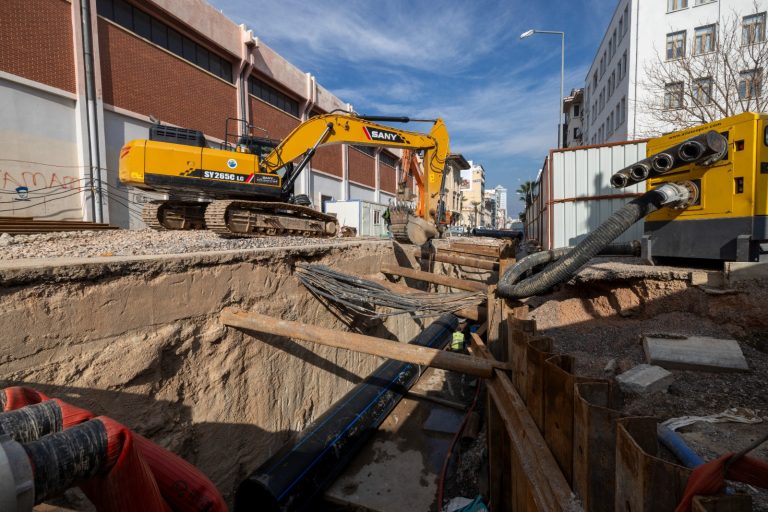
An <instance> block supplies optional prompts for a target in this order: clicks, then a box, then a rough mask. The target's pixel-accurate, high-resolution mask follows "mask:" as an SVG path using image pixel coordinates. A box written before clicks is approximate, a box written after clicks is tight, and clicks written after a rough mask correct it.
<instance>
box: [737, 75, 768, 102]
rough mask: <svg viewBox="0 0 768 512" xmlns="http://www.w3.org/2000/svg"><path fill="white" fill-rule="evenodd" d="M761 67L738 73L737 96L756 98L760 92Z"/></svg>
mask: <svg viewBox="0 0 768 512" xmlns="http://www.w3.org/2000/svg"><path fill="white" fill-rule="evenodd" d="M762 75H763V70H762V69H751V70H749V71H742V72H741V73H739V98H742V99H748V98H757V97H759V96H761V95H762V94H761V93H762V85H763V84H762Z"/></svg>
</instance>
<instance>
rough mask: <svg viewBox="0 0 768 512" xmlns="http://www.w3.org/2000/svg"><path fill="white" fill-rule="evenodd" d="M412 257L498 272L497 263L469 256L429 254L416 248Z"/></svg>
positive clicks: (438, 252)
mask: <svg viewBox="0 0 768 512" xmlns="http://www.w3.org/2000/svg"><path fill="white" fill-rule="evenodd" d="M414 255H415V256H416V257H417V258H419V259H421V260H426V261H439V262H441V263H453V264H454V265H461V266H463V267H472V268H479V269H482V270H498V269H499V262H498V261H490V260H482V259H480V258H473V257H471V256H459V255H454V254H446V253H444V252H443V253H441V252H440V251H437V252H432V253H430V252H425V251H422V250H421V248H417V249H416V251H414Z"/></svg>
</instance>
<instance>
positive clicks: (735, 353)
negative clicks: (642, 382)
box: [643, 336, 749, 372]
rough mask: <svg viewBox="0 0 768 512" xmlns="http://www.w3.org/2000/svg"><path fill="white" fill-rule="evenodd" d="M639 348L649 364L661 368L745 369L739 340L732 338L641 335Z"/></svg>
mask: <svg viewBox="0 0 768 512" xmlns="http://www.w3.org/2000/svg"><path fill="white" fill-rule="evenodd" d="M643 350H645V357H646V359H647V360H648V362H649V363H651V364H655V365H658V366H661V367H663V368H672V369H679V370H702V371H715V372H732V371H747V370H749V366H748V365H747V360H746V359H745V358H744V354H743V353H742V351H741V347H740V346H739V343H738V342H737V341H736V340H733V339H719V338H708V337H704V336H681V337H655V336H644V337H643Z"/></svg>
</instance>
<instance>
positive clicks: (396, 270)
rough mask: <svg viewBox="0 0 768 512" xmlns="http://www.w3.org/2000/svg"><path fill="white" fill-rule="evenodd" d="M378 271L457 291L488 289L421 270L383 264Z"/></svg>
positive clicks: (471, 282)
mask: <svg viewBox="0 0 768 512" xmlns="http://www.w3.org/2000/svg"><path fill="white" fill-rule="evenodd" d="M380 270H381V272H382V273H384V274H390V275H394V276H401V277H407V278H410V279H416V280H417V281H424V282H425V283H432V284H441V285H443V286H448V287H450V288H456V289H457V290H466V291H470V292H484V291H485V290H487V288H488V287H487V286H486V285H484V284H483V283H478V282H477V281H467V280H464V279H458V278H456V277H449V276H441V275H437V274H433V273H432V272H424V271H422V270H416V269H412V268H408V267H401V266H399V265H391V264H389V263H384V264H383V265H382V266H381V269H380Z"/></svg>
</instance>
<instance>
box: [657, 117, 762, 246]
mask: <svg viewBox="0 0 768 512" xmlns="http://www.w3.org/2000/svg"><path fill="white" fill-rule="evenodd" d="M710 130H714V131H716V132H718V133H720V134H722V135H723V136H725V137H726V139H727V140H728V150H727V154H726V156H725V157H724V158H723V159H722V160H720V161H718V162H715V163H714V164H712V165H708V166H701V165H697V164H687V165H683V166H679V167H677V168H675V169H674V171H671V172H668V173H665V174H661V175H658V176H654V177H652V178H650V179H649V180H648V182H647V183H648V190H651V189H654V188H656V187H658V186H659V185H661V184H663V183H666V182H678V183H680V182H689V183H692V184H693V185H694V186H695V187H696V188H697V189H698V200H697V201H696V202H694V204H692V205H690V206H688V207H687V208H685V209H679V210H678V209H673V208H662V209H661V210H658V211H656V212H654V213H652V214H650V215H649V216H648V217H647V218H646V221H645V237H644V238H645V240H644V245H646V246H647V252H648V254H649V255H650V256H652V257H653V258H663V257H670V258H701V259H715V260H730V261H757V260H758V259H760V255H761V254H762V252H763V250H762V247H763V245H764V244H765V243H766V241H767V240H768V114H755V113H751V112H748V113H744V114H739V115H736V116H733V117H729V118H726V119H723V120H720V121H716V122H713V123H708V124H705V125H701V126H696V127H694V128H691V129H687V130H682V131H679V132H674V133H671V134H669V135H665V136H663V137H659V138H657V139H653V140H651V141H649V142H648V145H647V154H648V156H649V157H650V156H652V155H655V154H657V153H659V152H662V151H664V150H665V149H666V148H670V147H672V146H675V145H676V144H679V143H680V142H683V141H684V140H686V139H689V138H690V137H693V136H696V135H700V134H704V133H706V132H709V131H710Z"/></svg>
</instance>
